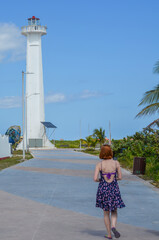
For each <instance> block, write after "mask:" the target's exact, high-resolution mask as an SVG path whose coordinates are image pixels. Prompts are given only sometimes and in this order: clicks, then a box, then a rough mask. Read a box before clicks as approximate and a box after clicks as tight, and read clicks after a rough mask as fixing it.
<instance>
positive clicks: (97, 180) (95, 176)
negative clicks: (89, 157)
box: [94, 163, 100, 182]
mask: <svg viewBox="0 0 159 240" xmlns="http://www.w3.org/2000/svg"><path fill="white" fill-rule="evenodd" d="M99 171H100V163H97V165H96V168H95V171H94V181H95V182H99Z"/></svg>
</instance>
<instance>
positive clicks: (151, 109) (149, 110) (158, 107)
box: [136, 103, 159, 117]
mask: <svg viewBox="0 0 159 240" xmlns="http://www.w3.org/2000/svg"><path fill="white" fill-rule="evenodd" d="M156 112H159V103H153V104H150V105H148V106H146V107H145V108H143V109H142V110H141V111H140V112H139V113H138V114H137V115H136V117H141V116H145V115H152V114H154V113H156Z"/></svg>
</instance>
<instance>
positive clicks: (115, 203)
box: [96, 171, 125, 211]
mask: <svg viewBox="0 0 159 240" xmlns="http://www.w3.org/2000/svg"><path fill="white" fill-rule="evenodd" d="M113 174H114V175H115V176H114V180H113V181H112V182H110V183H108V182H107V181H106V180H105V179H104V177H103V174H102V171H100V175H101V180H100V182H99V185H98V190H97V197H96V207H100V208H102V209H103V210H104V211H114V210H115V209H116V208H123V207H125V204H124V202H123V200H122V198H121V195H120V190H119V186H118V182H117V176H116V175H117V172H115V173H113ZM104 175H106V174H104ZM107 175H109V176H111V175H110V174H107ZM107 177H108V176H107ZM108 179H110V177H108Z"/></svg>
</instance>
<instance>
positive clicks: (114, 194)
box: [94, 145, 125, 239]
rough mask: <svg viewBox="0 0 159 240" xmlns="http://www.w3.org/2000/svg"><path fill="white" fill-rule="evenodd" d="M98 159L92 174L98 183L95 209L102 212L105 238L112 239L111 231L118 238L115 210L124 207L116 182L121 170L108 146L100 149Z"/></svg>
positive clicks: (120, 176) (120, 177) (120, 175)
mask: <svg viewBox="0 0 159 240" xmlns="http://www.w3.org/2000/svg"><path fill="white" fill-rule="evenodd" d="M99 158H100V159H102V161H101V162H99V163H98V164H97V165H96V168H95V172H94V181H95V182H99V186H98V190H97V198H96V207H100V208H102V209H103V212H104V223H105V226H106V229H107V233H108V235H105V238H107V239H112V236H111V230H112V232H113V233H114V235H115V237H116V238H119V237H120V233H119V232H118V231H117V230H116V223H117V208H122V207H125V204H124V202H123V200H122V199H121V195H120V190H119V186H118V182H117V180H121V179H122V174H121V168H120V164H119V162H118V161H115V160H113V152H112V150H111V147H110V146H109V145H103V146H102V147H101V151H100V154H99ZM99 173H100V179H99Z"/></svg>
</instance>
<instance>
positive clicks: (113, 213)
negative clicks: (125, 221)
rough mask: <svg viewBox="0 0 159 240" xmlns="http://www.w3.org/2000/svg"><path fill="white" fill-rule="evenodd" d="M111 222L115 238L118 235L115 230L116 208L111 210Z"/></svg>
mask: <svg viewBox="0 0 159 240" xmlns="http://www.w3.org/2000/svg"><path fill="white" fill-rule="evenodd" d="M111 223H112V232H113V233H114V235H115V237H116V238H119V237H120V233H119V232H118V231H117V230H116V223H117V209H115V210H114V211H111Z"/></svg>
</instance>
